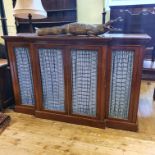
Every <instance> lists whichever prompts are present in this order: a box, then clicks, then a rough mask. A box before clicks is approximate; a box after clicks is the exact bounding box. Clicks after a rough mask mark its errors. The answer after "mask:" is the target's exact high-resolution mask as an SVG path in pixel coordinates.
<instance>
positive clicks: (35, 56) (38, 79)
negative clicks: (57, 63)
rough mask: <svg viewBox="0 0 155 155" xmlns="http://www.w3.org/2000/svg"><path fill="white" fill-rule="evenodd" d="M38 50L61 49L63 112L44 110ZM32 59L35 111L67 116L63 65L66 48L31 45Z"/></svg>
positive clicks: (65, 80)
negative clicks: (34, 72)
mask: <svg viewBox="0 0 155 155" xmlns="http://www.w3.org/2000/svg"><path fill="white" fill-rule="evenodd" d="M40 48H45V49H50V48H56V49H62V57H63V70H64V108H65V109H64V111H57V110H48V109H44V107H43V92H42V90H43V87H42V78H41V67H40V61H39V52H38V50H39V49H40ZM33 49H34V51H33V56H32V57H33V59H34V60H35V62H34V67H35V71H36V74H35V75H34V76H35V81H36V82H35V87H37V94H36V95H37V104H36V111H44V112H48V113H58V114H64V115H67V114H68V106H67V102H68V97H67V95H68V94H67V89H68V88H67V87H68V86H67V76H66V72H67V71H66V70H67V67H66V64H65V55H66V47H65V46H63V45H52V44H50V43H48V44H44V43H40V44H38V43H37V44H33Z"/></svg>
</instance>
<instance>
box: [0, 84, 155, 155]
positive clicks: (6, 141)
mask: <svg viewBox="0 0 155 155" xmlns="http://www.w3.org/2000/svg"><path fill="white" fill-rule="evenodd" d="M154 86H155V85H154ZM154 86H153V84H151V85H147V83H146V82H143V83H142V89H141V103H140V107H139V132H138V133H135V132H128V131H121V130H114V129H105V130H102V129H97V128H91V127H86V126H79V125H73V124H68V123H63V122H57V121H50V120H44V119H39V118H35V117H34V116H29V115H24V114H19V113H15V112H12V111H7V113H8V114H10V116H11V118H12V122H11V124H10V126H9V127H8V128H7V129H6V130H5V131H4V132H3V133H2V134H1V135H0V155H155V111H152V110H151V109H152V107H153V108H154V107H155V106H154V104H153V102H152V94H151V93H152V89H153V87H154ZM144 96H146V97H144ZM148 96H149V97H148ZM154 110H155V108H154Z"/></svg>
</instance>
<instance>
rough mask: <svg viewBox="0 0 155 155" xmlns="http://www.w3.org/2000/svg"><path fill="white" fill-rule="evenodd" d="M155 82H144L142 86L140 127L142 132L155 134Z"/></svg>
mask: <svg viewBox="0 0 155 155" xmlns="http://www.w3.org/2000/svg"><path fill="white" fill-rule="evenodd" d="M154 88H155V82H147V81H143V82H142V84H141V93H140V104H139V126H140V128H139V129H140V132H145V133H148V134H149V133H150V134H155V102H153V92H154Z"/></svg>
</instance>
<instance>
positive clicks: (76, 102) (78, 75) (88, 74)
mask: <svg viewBox="0 0 155 155" xmlns="http://www.w3.org/2000/svg"><path fill="white" fill-rule="evenodd" d="M71 53H72V111H73V113H74V114H80V115H87V116H94V117H95V116H96V108H97V107H96V106H97V103H96V97H97V63H98V61H97V59H98V52H97V51H95V50H94V51H93V50H78V49H73V50H72V51H71Z"/></svg>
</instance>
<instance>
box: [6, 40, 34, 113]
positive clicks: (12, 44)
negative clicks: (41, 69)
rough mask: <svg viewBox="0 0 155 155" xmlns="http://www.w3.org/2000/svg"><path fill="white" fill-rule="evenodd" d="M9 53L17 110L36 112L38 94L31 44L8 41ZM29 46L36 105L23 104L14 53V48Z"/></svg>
mask: <svg viewBox="0 0 155 155" xmlns="http://www.w3.org/2000/svg"><path fill="white" fill-rule="evenodd" d="M7 46H8V51H9V52H8V55H9V61H10V68H11V77H12V81H13V82H12V84H13V93H14V98H15V103H16V105H15V111H17V112H22V113H27V114H34V111H35V104H36V96H35V87H34V77H33V73H34V70H33V63H32V61H33V60H32V57H31V53H32V51H31V50H32V49H31V45H30V44H29V43H24V42H8V43H7ZM20 47H21V48H28V49H29V57H30V65H31V69H32V82H33V92H34V102H35V103H34V106H31V105H24V104H22V100H21V94H20V86H19V80H18V73H17V66H16V57H15V53H14V48H20Z"/></svg>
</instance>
